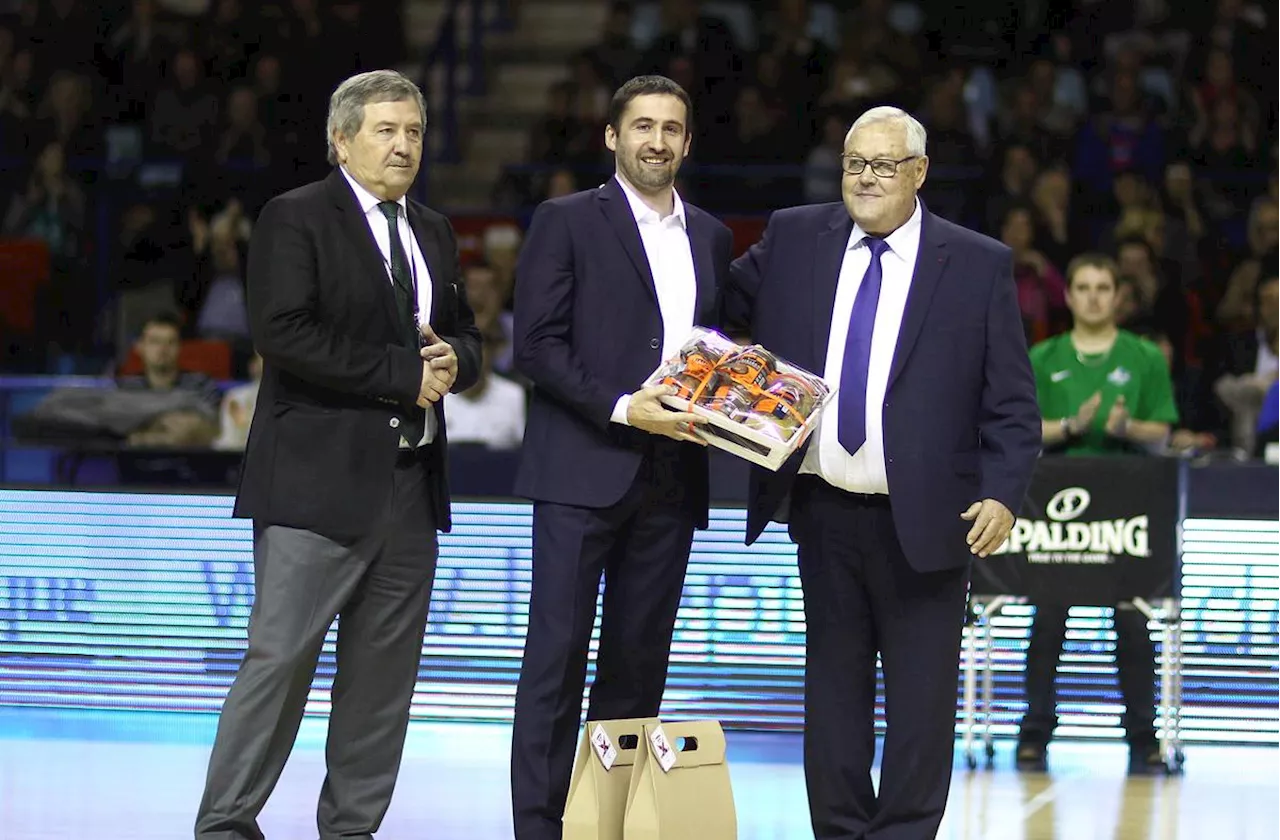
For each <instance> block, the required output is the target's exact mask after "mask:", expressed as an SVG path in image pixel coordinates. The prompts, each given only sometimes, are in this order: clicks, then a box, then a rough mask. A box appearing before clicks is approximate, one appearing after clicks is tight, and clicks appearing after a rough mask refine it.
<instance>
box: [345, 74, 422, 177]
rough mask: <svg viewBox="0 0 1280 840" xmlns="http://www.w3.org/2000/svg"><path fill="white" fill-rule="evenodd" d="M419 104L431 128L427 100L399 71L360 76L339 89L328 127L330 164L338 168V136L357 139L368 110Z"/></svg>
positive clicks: (419, 108)
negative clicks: (392, 104)
mask: <svg viewBox="0 0 1280 840" xmlns="http://www.w3.org/2000/svg"><path fill="white" fill-rule="evenodd" d="M405 100H413V101H414V102H417V103H418V111H419V112H420V113H421V114H422V125H423V127H424V128H425V127H426V124H427V100H426V99H424V98H423V96H422V91H420V90H419V89H418V86H417V85H415V84H414V83H413V80H412V79H410V78H409V77H408V76H405V75H404V74H403V73H397V72H396V71H395V70H372V71H370V72H368V73H359V74H357V75H355V76H352V77H351V78H349V79H347V80H346V81H344V82H343V83H342V84H340V85H338V89H337V90H335V91H334V92H333V95H332V96H330V97H329V118H328V120H327V121H326V123H325V141H326V143H327V144H328V149H329V163H331V164H333V165H334V166H337V165H338V150H337V148H336V147H335V146H334V144H333V138H334V135H341V136H343V137H347V138H351V137H354V136H355V135H356V134H357V133H358V132H359V131H360V126H362V125H364V106H366V105H372V104H374V103H376V102H404V101H405Z"/></svg>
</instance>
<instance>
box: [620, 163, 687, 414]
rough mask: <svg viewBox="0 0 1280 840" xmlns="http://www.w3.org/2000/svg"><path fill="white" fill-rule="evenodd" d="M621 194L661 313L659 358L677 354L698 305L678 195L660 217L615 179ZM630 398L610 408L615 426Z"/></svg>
mask: <svg viewBox="0 0 1280 840" xmlns="http://www.w3.org/2000/svg"><path fill="white" fill-rule="evenodd" d="M614 177H615V178H617V181H618V184H619V186H621V187H622V193H623V195H625V196H626V197H627V203H628V204H629V205H631V213H632V215H633V216H635V220H636V227H638V228H639V229H640V242H641V243H642V244H643V245H644V253H645V257H647V258H648V260H649V272H650V273H651V274H653V285H654V289H655V290H656V291H657V293H658V310H659V311H660V312H661V313H662V358H663V359H664V360H665V359H669V358H671V357H672V356H674V355H675V354H676V353H677V352H679V350H680V348H681V347H682V346H683V345H684V343H685V341H687V340H688V338H689V334H690V333H692V332H693V318H694V310H695V309H696V308H697V305H698V279H697V275H696V274H695V273H694V270H693V249H692V247H691V245H690V243H689V231H688V221H687V219H686V218H685V212H684V202H683V201H681V200H680V194H679V193H677V192H675V191H674V190H672V195H673V196H674V199H675V203H674V205H673V208H672V212H671V213H670V214H669V215H667V216H665V217H663V216H659V215H658V212H657V211H656V210H654V209H653V208H651V207H649V206H647V205H646V204H645V203H644V202H643V201H641V200H640V196H638V195H636V194H635V192H633V191H632V189H631V188H630V187H628V186H627V184H626V182H625V181H623V180H622V179H621V178H618V177H617V176H616V175H615V176H614ZM630 401H631V395H630V394H623V395H622V396H621V397H619V398H618V401H617V403H615V404H614V406H613V414H612V416H611V417H610V419H611V420H613V422H615V423H621V424H623V425H624V426H625V425H628V424H627V405H628V404H629V403H630Z"/></svg>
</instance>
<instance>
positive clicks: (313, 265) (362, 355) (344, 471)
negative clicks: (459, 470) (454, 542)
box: [235, 170, 480, 539]
mask: <svg viewBox="0 0 1280 840" xmlns="http://www.w3.org/2000/svg"><path fill="white" fill-rule="evenodd" d="M408 208H409V224H410V226H411V227H412V229H413V234H414V236H415V237H416V238H417V241H418V245H419V246H420V247H421V250H422V254H423V255H424V257H425V259H426V262H427V268H428V270H429V271H430V274H431V317H430V323H431V326H432V328H433V329H434V330H435V331H436V334H437V335H439V336H440V337H441V338H444V339H445V340H446V341H448V342H449V343H450V344H451V345H452V346H453V349H454V351H455V352H456V353H457V355H458V377H457V381H456V382H455V383H454V386H453V390H454V391H462V390H465V389H466V388H469V387H470V386H471V385H473V384H475V382H476V379H477V378H478V376H479V370H480V334H479V331H478V330H477V329H476V327H475V322H474V319H473V317H472V314H471V308H470V307H469V306H468V305H467V299H466V295H465V293H464V291H463V288H462V285H461V275H460V272H459V271H458V263H457V247H456V243H455V240H454V235H453V228H452V227H451V226H450V225H449V222H448V220H446V219H445V217H444V216H442V215H440V214H439V213H436V212H435V211H433V210H429V209H427V208H426V207H423V206H422V205H420V204H417V203H416V202H413V201H410V202H408ZM248 305H249V320H250V326H251V329H252V332H253V340H254V343H255V345H256V346H257V349H258V352H259V353H261V354H262V358H263V361H264V362H265V364H264V365H263V373H262V384H261V386H260V391H259V395H258V404H257V408H256V410H255V411H254V415H253V425H252V426H251V427H250V430H249V442H248V444H247V446H246V449H245V456H244V466H243V469H242V470H241V476H240V491H239V495H238V496H237V498H236V506H235V515H236V516H241V517H252V518H253V519H255V520H257V521H258V522H260V523H262V524H267V525H287V526H291V527H295V528H305V529H307V530H310V531H314V532H316V533H319V534H323V535H325V536H328V537H331V538H334V539H348V538H354V537H359V536H361V535H363V534H365V533H367V532H368V531H369V529H370V528H371V527H372V526H374V525H375V524H376V521H377V518H378V517H379V516H380V515H381V514H382V513H383V512H384V511H385V510H386V503H387V500H388V498H389V494H390V492H391V482H392V476H393V473H394V464H395V459H396V452H397V448H398V446H399V440H400V432H399V431H398V430H397V428H396V427H398V426H399V421H398V420H396V419H395V418H397V417H404V416H405V413H406V411H408V410H409V409H410V408H411V407H412V406H413V405H414V403H415V401H416V400H417V398H418V392H419V388H420V387H421V383H422V359H421V358H420V357H419V355H418V351H417V349H416V348H412V347H407V346H405V345H404V344H403V343H402V342H401V340H400V337H399V334H398V331H397V328H396V323H397V321H396V309H395V307H396V301H395V292H394V290H393V289H392V287H391V281H390V279H388V276H387V269H386V263H385V261H384V260H383V258H382V256H381V253H380V252H379V250H378V246H377V244H376V242H375V241H374V238H373V233H372V232H371V231H370V229H369V223H368V222H367V221H366V219H365V217H364V215H363V214H362V213H361V212H360V205H359V203H358V202H357V201H356V197H355V194H354V193H353V192H352V191H351V187H350V185H349V184H348V183H347V181H346V179H345V178H344V177H343V175H342V173H341V172H340V171H338V170H334V171H333V173H332V174H330V175H329V177H328V178H325V179H324V180H323V181H317V182H315V183H312V184H308V185H306V186H304V187H299V188H298V189H295V190H291V191H290V192H287V193H285V194H283V195H281V196H278V197H276V198H274V199H272V200H271V201H269V202H268V203H267V205H266V206H265V207H264V208H263V209H262V213H261V214H260V215H259V216H258V220H257V223H256V224H255V225H254V230H253V237H252V240H251V242H250V245H249V263H248ZM434 410H435V415H436V421H437V429H438V432H437V434H436V437H435V440H434V442H433V443H432V445H431V447H429V451H428V452H427V453H426V457H428V458H429V459H430V460H431V461H432V462H433V466H434V467H435V469H434V482H433V486H432V488H431V493H432V496H433V505H434V509H435V512H436V525H437V527H438V528H440V529H441V530H444V531H447V530H449V527H450V518H449V488H448V484H447V468H446V463H445V452H446V447H445V422H444V410H443V406H442V404H441V403H436V404H435V406H434Z"/></svg>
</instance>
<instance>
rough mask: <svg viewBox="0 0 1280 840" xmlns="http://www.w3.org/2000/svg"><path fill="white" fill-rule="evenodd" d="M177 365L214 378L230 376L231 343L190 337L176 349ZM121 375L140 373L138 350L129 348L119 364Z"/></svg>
mask: <svg viewBox="0 0 1280 840" xmlns="http://www.w3.org/2000/svg"><path fill="white" fill-rule="evenodd" d="M178 367H179V368H180V369H182V370H190V371H196V372H198V373H205V374H208V375H209V376H211V377H213V378H214V379H230V378H231V345H229V344H227V342H225V341H212V340H208V339H198V338H197V339H190V340H188V341H184V342H182V346H181V347H180V348H179V349H178ZM119 373H120V375H121V376H134V375H137V374H140V373H142V359H141V358H140V357H139V356H138V351H137V350H136V349H134V348H130V349H129V355H128V357H127V358H126V359H125V360H124V364H122V365H121V366H120V371H119Z"/></svg>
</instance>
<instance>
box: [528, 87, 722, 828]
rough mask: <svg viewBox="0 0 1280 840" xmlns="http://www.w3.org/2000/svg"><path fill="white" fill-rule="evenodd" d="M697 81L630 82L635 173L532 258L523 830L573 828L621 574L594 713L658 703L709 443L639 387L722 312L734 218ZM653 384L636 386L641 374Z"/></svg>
mask: <svg viewBox="0 0 1280 840" xmlns="http://www.w3.org/2000/svg"><path fill="white" fill-rule="evenodd" d="M691 116H692V114H691V111H690V107H689V96H688V94H687V93H685V91H684V90H683V89H682V88H681V87H680V86H679V85H677V84H676V83H675V82H673V81H671V80H670V79H667V78H665V77H662V76H641V77H638V78H636V79H632V80H631V81H629V82H627V83H626V84H624V85H623V86H622V87H621V88H619V89H618V91H617V93H616V94H615V95H614V97H613V101H612V103H611V104H610V108H609V121H608V126H607V127H606V128H605V137H604V139H605V144H606V145H607V146H608V147H609V149H610V150H611V151H613V153H614V158H615V161H616V164H617V174H616V175H615V176H614V177H613V178H610V179H609V181H608V182H606V183H605V184H604V185H603V186H601V187H599V188H598V189H594V190H587V191H586V192H580V193H575V194H573V195H569V196H564V197H563V198H558V199H553V200H551V201H547V202H544V203H543V204H542V205H541V206H540V207H539V208H538V210H537V212H536V213H535V215H534V218H533V223H532V225H531V226H530V228H529V235H528V236H527V237H526V239H525V244H524V249H523V251H522V252H521V254H520V262H519V267H518V268H517V271H516V306H515V361H516V366H517V367H518V368H519V370H520V372H521V373H523V374H524V375H526V376H527V377H529V379H530V380H532V382H533V384H534V392H533V402H532V405H531V406H530V408H529V417H528V422H527V424H526V426H525V436H524V453H523V456H522V459H521V463H520V470H519V473H518V475H517V478H516V492H517V493H519V494H520V495H523V496H527V497H528V498H531V499H533V500H534V508H533V591H532V593H531V597H530V602H529V632H528V637H527V639H526V641H525V650H524V662H523V664H522V667H521V669H520V682H519V686H518V688H517V690H516V709H515V731H514V735H513V741H512V755H511V786H512V799H513V806H514V816H515V835H516V838H517V840H559V838H560V836H561V816H562V815H563V812H564V805H565V799H566V797H567V795H568V790H569V775H570V771H571V769H572V767H573V752H574V743H575V736H576V734H577V731H578V726H579V722H580V720H581V716H582V690H583V685H584V684H585V682H586V670H587V648H588V645H589V643H590V640H591V627H592V624H593V623H594V621H595V617H596V597H597V594H598V593H599V589H600V578H601V575H602V574H603V576H604V580H605V589H604V615H603V617H602V618H601V625H600V626H601V629H600V649H599V654H598V656H597V659H596V678H595V683H594V684H593V685H592V688H591V703H590V708H589V711H588V717H589V718H590V719H595V720H600V719H615V718H632V717H649V716H653V715H656V714H657V712H658V706H659V704H660V703H661V701H662V692H663V688H664V687H665V684H666V675H667V656H668V653H669V651H670V648H671V635H672V632H673V630H674V627H675V618H676V609H677V608H678V607H679V605H680V592H681V589H682V587H683V584H684V573H685V567H686V565H687V563H688V560H689V548H690V546H691V544H692V542H693V531H694V528H695V527H705V526H706V522H707V505H708V502H707V492H708V491H707V455H706V450H705V449H704V448H703V447H702V446H699V445H698V444H699V443H700V439H699V438H698V437H696V436H695V435H694V434H692V430H691V428H690V426H689V424H690V422H700V421H701V418H698V417H694V416H693V415H690V414H685V413H683V412H672V411H669V410H667V409H665V408H663V407H662V405H661V403H660V402H659V397H660V396H661V395H662V393H663V392H664V390H665V389H663V388H661V387H656V388H649V389H645V390H641V391H637V390H636V389H637V388H638V387H639V386H640V384H641V383H642V382H644V380H645V378H646V377H647V376H648V375H649V374H650V373H651V372H653V370H654V369H655V368H656V367H657V366H658V364H659V362H660V361H661V360H662V359H664V358H667V357H669V356H670V355H672V354H673V353H675V352H676V351H677V350H678V349H679V348H680V346H681V345H682V344H683V343H684V342H685V340H686V339H687V338H688V337H689V335H690V332H691V331H692V329H693V326H694V325H695V324H702V325H707V324H712V323H714V322H715V321H716V319H717V313H718V305H719V304H718V301H719V289H720V287H721V285H722V284H723V283H725V282H727V280H728V271H729V259H730V257H731V256H732V236H731V234H730V233H729V231H728V229H727V228H726V227H725V226H724V225H722V224H721V223H720V222H718V221H717V220H715V219H714V218H712V217H711V216H710V215H708V214H707V213H704V212H703V211H701V210H699V209H698V208H696V207H694V206H692V205H691V204H688V203H686V202H684V201H682V200H681V198H680V196H679V195H678V194H677V193H676V191H675V188H674V182H675V176H676V172H677V170H678V169H679V168H680V163H681V161H682V160H683V159H684V157H685V155H687V154H688V152H689V142H690V141H689V129H690V117H691ZM633 392H634V393H633Z"/></svg>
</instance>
